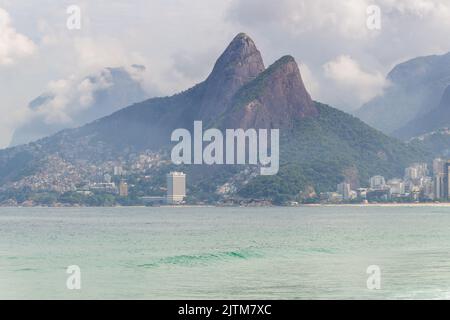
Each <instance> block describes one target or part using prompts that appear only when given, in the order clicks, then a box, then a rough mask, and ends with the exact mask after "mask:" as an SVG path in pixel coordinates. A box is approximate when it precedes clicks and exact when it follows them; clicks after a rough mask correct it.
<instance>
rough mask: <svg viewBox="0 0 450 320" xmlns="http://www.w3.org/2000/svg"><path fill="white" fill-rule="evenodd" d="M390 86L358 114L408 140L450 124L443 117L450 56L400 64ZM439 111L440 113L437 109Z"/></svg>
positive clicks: (393, 71)
mask: <svg viewBox="0 0 450 320" xmlns="http://www.w3.org/2000/svg"><path fill="white" fill-rule="evenodd" d="M387 80H388V81H389V83H390V86H389V87H388V88H387V89H386V90H385V92H384V93H383V95H382V96H379V97H376V98H374V99H373V100H372V101H369V102H368V103H366V104H365V105H364V106H362V107H361V109H360V110H358V111H357V112H356V113H355V115H356V116H357V117H359V118H361V119H362V120H363V121H365V122H366V123H368V124H369V125H371V126H373V127H375V128H377V129H379V130H381V131H383V132H385V133H387V134H393V135H395V136H399V137H402V138H409V137H412V136H414V135H417V134H420V133H423V132H424V130H425V131H426V130H430V131H431V130H433V129H437V128H438V126H439V125H441V124H442V123H449V122H450V121H447V120H450V118H448V117H447V120H445V121H444V120H443V119H441V120H440V121H437V122H436V121H435V120H436V118H437V117H440V116H443V115H444V114H445V112H443V108H444V109H445V104H446V101H445V97H444V98H442V97H443V94H444V92H445V90H446V89H447V88H448V86H450V53H447V54H445V55H434V56H426V57H419V58H415V59H412V60H409V61H406V62H404V63H401V64H399V65H397V66H396V67H395V68H394V69H393V70H392V71H391V72H390V73H389V74H388V76H387ZM435 109H440V110H435Z"/></svg>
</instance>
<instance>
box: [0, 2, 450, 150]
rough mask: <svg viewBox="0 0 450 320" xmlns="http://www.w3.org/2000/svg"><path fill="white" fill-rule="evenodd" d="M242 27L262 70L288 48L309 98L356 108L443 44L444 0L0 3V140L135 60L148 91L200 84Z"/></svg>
mask: <svg viewBox="0 0 450 320" xmlns="http://www.w3.org/2000/svg"><path fill="white" fill-rule="evenodd" d="M72 6H76V8H79V9H80V11H79V12H80V16H79V17H80V19H79V21H80V28H79V29H78V28H75V29H73V28H68V20H69V22H73V21H74V20H73V18H74V15H73V14H74V11H70V10H69V12H68V8H71V7H72ZM77 21H78V20H77ZM239 32H245V33H247V34H248V35H249V36H250V37H251V38H252V39H253V40H254V41H255V43H256V45H257V46H258V48H259V49H260V51H261V53H262V55H263V59H264V61H265V64H266V66H268V65H270V64H271V63H273V62H274V61H275V60H277V59H278V58H280V57H281V56H283V55H286V54H290V55H292V56H294V57H295V59H296V60H297V62H298V63H299V65H300V71H301V73H302V77H303V79H304V81H305V84H306V87H307V89H308V90H309V91H310V93H311V95H312V97H313V99H315V100H318V101H321V102H324V103H328V104H330V105H332V106H335V107H337V108H340V109H342V110H344V111H348V112H352V111H354V110H356V109H357V108H359V107H360V106H361V105H362V104H363V103H365V102H367V101H369V100H370V99H372V98H373V97H375V96H377V95H381V94H383V90H384V89H385V88H386V87H387V86H389V83H388V82H387V80H386V77H385V76H386V74H387V73H388V72H389V71H390V70H391V69H392V67H393V66H395V65H396V64H397V63H400V62H403V61H406V60H408V59H411V58H414V57H417V56H423V55H432V54H443V53H446V52H448V51H450V42H449V41H448V35H449V33H450V1H449V0H340V1H329V0H277V1H275V0H129V1H125V0H123V1H119V0H96V1H88V0H86V1H81V0H80V1H77V0H72V1H66V0H61V1H57V2H56V1H54V0H34V1H28V0H0V111H1V112H2V114H3V117H1V118H0V148H1V147H6V146H7V145H8V144H9V141H10V139H11V136H12V134H13V132H14V130H15V128H17V127H18V126H20V125H21V124H22V123H26V121H27V120H29V119H31V118H30V117H31V116H32V115H31V114H30V110H29V108H27V105H28V103H29V102H30V101H31V100H33V99H34V98H36V97H38V96H39V95H41V94H42V93H44V92H57V93H59V94H60V96H61V97H62V98H61V99H60V101H58V104H57V105H55V106H53V107H54V109H52V110H51V112H54V113H55V114H57V115H60V117H59V116H58V117H51V119H54V120H53V121H60V119H63V118H64V116H67V115H70V112H68V110H67V108H68V107H69V105H70V103H69V102H68V101H66V99H64V97H66V96H71V97H73V96H74V95H77V94H80V95H84V96H83V97H86V96H87V97H89V94H90V93H91V91H92V90H96V88H90V87H89V86H87V87H86V86H84V87H83V88H82V90H80V86H79V85H80V83H81V82H82V81H81V79H83V77H86V76H87V75H91V74H93V75H95V74H99V72H101V70H102V69H103V68H105V67H120V66H124V67H129V66H131V65H133V64H140V65H145V67H146V69H145V72H144V74H141V75H140V76H139V79H138V80H139V81H141V83H142V85H143V87H144V88H145V90H146V91H147V93H148V95H149V96H162V95H170V94H173V93H176V92H179V91H180V90H184V89H187V88H189V87H191V86H193V85H195V84H196V83H198V82H200V81H202V80H203V79H204V78H205V77H206V76H207V75H208V73H209V72H210V71H211V69H212V67H213V64H214V62H215V60H216V59H217V58H218V56H219V55H220V54H221V52H222V51H223V50H224V49H225V47H226V46H227V45H228V43H229V42H230V41H231V40H232V39H233V37H234V36H235V35H236V34H237V33H239ZM75 88H78V89H77V90H76V89H75ZM86 90H91V91H89V92H88V93H86ZM88 100H89V99H88ZM82 107H86V106H82Z"/></svg>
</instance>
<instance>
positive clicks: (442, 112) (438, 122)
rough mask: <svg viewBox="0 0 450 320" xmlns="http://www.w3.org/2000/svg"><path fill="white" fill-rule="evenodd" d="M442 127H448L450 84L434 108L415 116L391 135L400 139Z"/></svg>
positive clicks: (449, 124)
mask: <svg viewBox="0 0 450 320" xmlns="http://www.w3.org/2000/svg"><path fill="white" fill-rule="evenodd" d="M444 127H450V85H449V86H448V87H447V89H446V90H445V91H444V94H443V96H442V98H441V102H440V103H439V105H438V106H437V107H436V108H433V109H431V111H429V112H428V113H426V114H424V115H422V116H420V117H416V118H415V119H413V120H412V121H411V122H409V123H408V124H406V125H405V126H404V127H402V128H400V129H399V130H396V131H394V133H393V135H395V136H397V137H399V138H402V139H408V138H411V137H416V136H420V135H423V134H425V133H429V132H432V131H436V130H438V129H441V128H444Z"/></svg>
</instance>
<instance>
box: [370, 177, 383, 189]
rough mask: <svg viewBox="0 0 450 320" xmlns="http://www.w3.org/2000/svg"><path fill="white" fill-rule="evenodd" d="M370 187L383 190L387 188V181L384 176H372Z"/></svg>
mask: <svg viewBox="0 0 450 320" xmlns="http://www.w3.org/2000/svg"><path fill="white" fill-rule="evenodd" d="M370 188H371V189H373V190H383V189H385V188H386V181H385V180H384V177H382V176H374V177H372V178H370Z"/></svg>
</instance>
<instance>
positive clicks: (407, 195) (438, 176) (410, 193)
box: [322, 158, 450, 202]
mask: <svg viewBox="0 0 450 320" xmlns="http://www.w3.org/2000/svg"><path fill="white" fill-rule="evenodd" d="M430 173H431V172H430V171H429V170H428V165H427V164H426V163H413V164H412V165H411V166H409V167H408V168H405V174H404V177H403V179H401V178H393V179H390V180H388V181H387V182H386V179H385V178H384V177H383V176H381V175H376V176H373V177H371V178H370V179H369V187H368V188H358V189H357V190H356V191H353V190H351V187H350V185H349V184H347V183H340V184H338V185H337V188H336V189H337V192H335V193H326V194H323V195H322V199H324V200H326V201H328V202H339V201H340V199H342V200H341V201H349V200H355V199H357V200H359V201H365V200H368V201H372V202H384V201H431V200H442V201H449V200H450V194H449V193H450V160H449V161H445V160H442V159H440V158H439V159H435V160H434V161H433V170H432V175H431V176H430Z"/></svg>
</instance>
